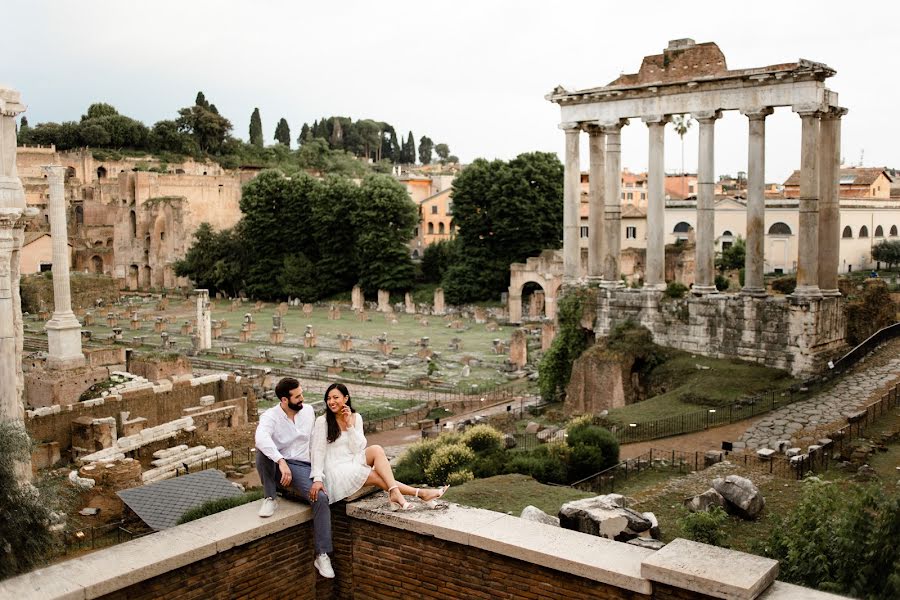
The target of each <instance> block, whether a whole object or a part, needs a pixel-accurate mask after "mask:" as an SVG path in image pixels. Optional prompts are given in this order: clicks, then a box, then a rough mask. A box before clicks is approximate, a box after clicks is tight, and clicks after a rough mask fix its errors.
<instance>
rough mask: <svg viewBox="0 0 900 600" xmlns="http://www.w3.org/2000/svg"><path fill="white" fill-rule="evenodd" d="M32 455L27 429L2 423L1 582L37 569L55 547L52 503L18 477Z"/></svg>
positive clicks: (0, 436)
mask: <svg viewBox="0 0 900 600" xmlns="http://www.w3.org/2000/svg"><path fill="white" fill-rule="evenodd" d="M30 453H31V439H30V438H29V437H28V433H26V431H25V429H24V427H21V426H19V425H16V424H14V423H11V422H8V421H6V422H0V515H2V518H0V579H2V578H4V577H9V576H11V575H16V574H18V573H25V572H28V571H30V570H31V569H33V568H35V567H37V566H38V565H40V564H41V563H43V562H44V561H45V560H46V559H47V558H48V557H49V556H50V554H51V551H52V550H53V549H54V547H55V545H56V540H55V539H54V537H53V533H52V532H51V531H50V524H51V520H52V517H53V514H52V513H53V510H52V509H53V507H52V504H53V503H52V502H48V499H47V498H46V497H45V496H43V495H42V494H40V493H39V492H38V490H37V489H36V488H35V487H34V486H33V485H31V484H30V483H24V484H22V483H20V482H19V481H18V478H17V476H16V469H17V462H18V461H24V460H28V458H29V456H30Z"/></svg>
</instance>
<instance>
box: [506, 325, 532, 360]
mask: <svg viewBox="0 0 900 600" xmlns="http://www.w3.org/2000/svg"><path fill="white" fill-rule="evenodd" d="M509 361H510V362H511V363H513V364H514V365H516V367H518V368H519V369H521V368H522V367H524V366H525V365H526V364H527V363H528V338H527V337H526V336H525V330H524V329H516V330H515V331H513V332H512V336H511V338H510V340H509Z"/></svg>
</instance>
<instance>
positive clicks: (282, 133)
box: [275, 117, 291, 148]
mask: <svg viewBox="0 0 900 600" xmlns="http://www.w3.org/2000/svg"><path fill="white" fill-rule="evenodd" d="M275 141H276V142H278V143H280V144H284V145H285V146H287V147H288V148H290V147H291V128H290V126H289V125H288V122H287V119H285V118H284V117H281V120H280V121H278V126H277V127H275Z"/></svg>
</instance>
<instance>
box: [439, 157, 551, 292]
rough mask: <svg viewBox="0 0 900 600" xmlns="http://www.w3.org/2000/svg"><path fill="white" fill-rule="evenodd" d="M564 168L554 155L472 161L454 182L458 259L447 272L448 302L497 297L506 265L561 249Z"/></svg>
mask: <svg viewBox="0 0 900 600" xmlns="http://www.w3.org/2000/svg"><path fill="white" fill-rule="evenodd" d="M562 186H563V166H562V164H561V163H560V162H559V159H558V158H557V157H556V155H555V154H552V153H546V152H532V153H527V154H520V155H519V156H518V157H516V158H515V159H513V160H511V161H509V162H508V163H507V162H505V161H501V160H494V161H491V162H488V161H487V160H484V159H478V160H476V161H474V162H473V163H472V164H471V165H470V166H469V167H468V168H466V170H464V171H463V172H462V173H461V174H460V175H459V176H458V177H457V178H456V180H455V181H454V182H453V220H454V223H455V224H456V225H457V227H458V235H457V239H458V243H459V246H458V249H459V251H458V252H457V253H456V256H457V260H455V261H454V264H452V265H451V266H450V267H449V268H448V269H447V274H446V275H445V277H444V281H443V287H444V290H445V292H446V294H447V300H448V301H449V302H451V303H454V304H463V303H466V302H474V301H477V300H485V299H489V298H495V297H497V296H498V295H499V294H500V293H501V292H502V291H504V290H505V289H506V288H507V287H508V285H509V265H510V264H511V263H514V262H521V261H524V260H525V259H526V258H528V257H529V256H535V255H537V254H538V253H540V252H541V251H542V250H544V249H546V248H559V247H560V240H561V238H562Z"/></svg>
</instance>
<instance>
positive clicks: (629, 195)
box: [625, 192, 634, 200]
mask: <svg viewBox="0 0 900 600" xmlns="http://www.w3.org/2000/svg"><path fill="white" fill-rule="evenodd" d="M625 199H626V200H634V194H633V193H631V192H628V193H627V194H625Z"/></svg>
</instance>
